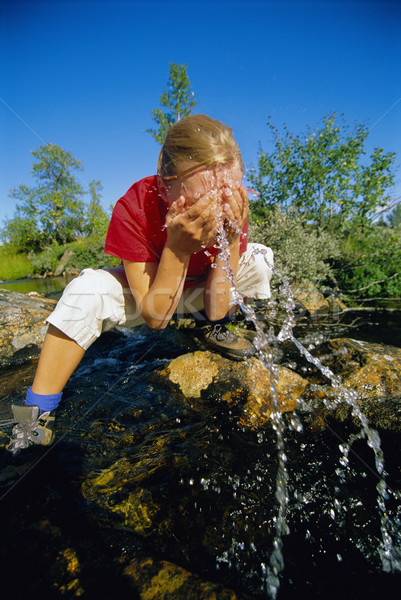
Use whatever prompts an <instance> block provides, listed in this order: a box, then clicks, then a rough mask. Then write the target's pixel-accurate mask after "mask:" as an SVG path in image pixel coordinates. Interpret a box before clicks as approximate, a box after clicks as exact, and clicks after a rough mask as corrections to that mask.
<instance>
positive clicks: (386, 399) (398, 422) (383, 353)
mask: <svg viewBox="0 0 401 600" xmlns="http://www.w3.org/2000/svg"><path fill="white" fill-rule="evenodd" d="M315 355H316V356H317V357H318V358H319V360H320V361H321V362H322V364H323V365H324V366H325V367H328V368H329V369H330V370H331V371H332V372H333V373H334V375H336V376H339V378H340V379H341V381H342V385H343V386H344V388H346V389H347V390H354V391H355V392H356V393H357V398H358V400H357V401H358V403H359V406H360V407H361V409H362V411H363V412H364V413H365V414H366V416H367V417H368V420H369V422H370V423H371V425H372V426H374V427H377V428H382V429H389V430H394V431H401V348H397V347H395V346H388V345H384V344H374V343H368V342H363V341H359V340H353V339H349V338H338V339H334V340H331V341H330V342H328V343H327V344H324V345H323V346H321V347H320V349H319V350H318V352H317V353H316V354H315ZM315 376H316V377H317V382H318V383H319V384H321V385H320V387H319V389H316V388H315V386H313V385H312V386H311V388H310V389H309V390H307V393H306V397H307V398H309V399H314V400H320V401H321V400H322V399H324V398H329V399H330V398H332V399H334V400H336V399H337V400H338V399H340V397H341V392H340V391H339V390H337V389H334V388H333V387H332V386H331V385H330V383H328V382H327V379H323V376H319V372H318V371H316V374H315ZM318 413H319V416H320V417H322V416H323V414H324V415H325V416H327V415H328V414H333V415H334V416H335V417H336V418H339V419H341V420H344V419H345V418H348V417H349V416H350V413H351V408H350V406H349V404H348V403H347V401H346V399H342V401H341V403H338V406H337V407H336V408H335V410H334V411H328V409H325V408H323V407H322V406H320V409H319V411H318Z"/></svg>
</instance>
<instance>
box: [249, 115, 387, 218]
mask: <svg viewBox="0 0 401 600" xmlns="http://www.w3.org/2000/svg"><path fill="white" fill-rule="evenodd" d="M268 127H269V128H270V130H271V132H272V134H273V143H274V149H273V151H272V152H271V153H267V152H265V151H264V150H263V149H262V148H260V151H259V155H258V169H257V170H255V169H254V170H253V171H252V172H251V173H250V175H249V180H250V182H251V183H252V185H253V186H254V187H255V188H256V190H257V192H258V193H259V197H258V199H257V200H255V201H253V202H252V203H251V210H252V214H253V215H254V217H255V218H256V219H257V220H258V219H259V220H261V219H262V220H263V219H264V217H265V216H266V213H267V212H268V211H269V208H270V207H272V206H274V205H275V204H277V203H278V204H279V205H280V206H281V207H282V208H283V209H284V210H291V211H293V212H294V213H297V214H301V215H302V216H303V218H304V221H305V223H313V224H315V225H317V226H319V227H320V228H330V226H331V225H335V227H336V228H337V227H338V226H340V227H341V226H342V225H344V223H345V221H346V220H347V219H350V218H351V219H353V220H354V221H355V222H357V223H358V224H359V225H361V226H366V225H367V224H368V223H369V222H370V221H371V220H372V218H374V216H375V214H376V212H377V211H378V210H379V209H380V208H381V209H384V208H386V207H388V203H389V201H390V199H391V198H390V196H389V194H388V190H389V188H390V187H391V186H392V184H393V181H394V173H393V171H392V168H393V163H394V160H395V154H394V153H392V152H388V153H384V151H383V149H381V148H376V149H375V150H374V152H373V154H372V155H371V157H370V162H369V163H368V164H363V163H362V157H363V156H364V154H365V151H364V143H365V140H366V138H367V135H368V129H367V127H366V126H364V125H356V127H355V130H354V131H353V132H351V133H350V132H349V131H348V128H347V127H346V125H345V124H343V125H342V126H339V125H338V123H337V122H336V116H335V115H334V114H333V115H329V116H327V117H325V118H324V121H323V126H322V127H321V128H320V129H318V130H317V131H315V132H312V131H311V129H310V128H309V129H308V131H307V133H306V134H305V135H298V136H296V135H293V134H292V133H291V132H290V131H289V130H288V128H287V127H284V135H282V136H281V135H280V134H279V132H278V130H277V129H276V128H275V127H274V126H273V125H272V124H271V123H269V122H268Z"/></svg>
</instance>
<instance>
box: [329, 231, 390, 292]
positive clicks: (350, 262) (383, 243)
mask: <svg viewBox="0 0 401 600" xmlns="http://www.w3.org/2000/svg"><path fill="white" fill-rule="evenodd" d="M335 272H336V278H337V281H338V283H339V285H340V287H341V289H342V290H343V291H344V292H345V293H346V294H347V295H348V296H350V297H353V298H354V300H365V299H369V298H377V297H379V298H384V297H385V298H400V297H401V228H400V227H394V228H391V227H385V226H383V225H381V226H375V227H373V226H372V227H369V228H365V229H364V230H358V229H355V230H353V231H351V232H349V234H348V236H347V238H346V239H345V240H344V243H343V252H342V260H341V262H338V263H337V265H336V269H335Z"/></svg>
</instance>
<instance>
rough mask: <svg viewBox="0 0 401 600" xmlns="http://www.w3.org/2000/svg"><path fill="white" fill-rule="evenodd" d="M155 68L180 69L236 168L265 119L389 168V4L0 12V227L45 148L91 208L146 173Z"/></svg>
mask: <svg viewBox="0 0 401 600" xmlns="http://www.w3.org/2000/svg"><path fill="white" fill-rule="evenodd" d="M169 62H173V63H179V64H183V63H184V64H187V65H188V75H189V78H190V81H191V84H192V89H193V90H194V92H195V96H196V99H197V100H198V103H199V104H198V106H197V107H196V111H197V112H203V113H206V114H209V115H210V116H212V117H214V118H217V119H220V120H222V121H224V122H225V123H227V124H229V125H231V126H232V127H233V129H234V135H235V137H236V139H237V141H238V143H239V145H240V148H241V150H242V154H243V158H244V162H245V164H246V166H250V165H252V164H256V160H257V152H258V147H259V143H261V144H262V146H263V148H264V149H266V150H269V149H270V148H271V140H270V136H269V131H268V128H267V127H266V119H267V117H268V116H270V117H271V119H272V121H273V123H274V124H275V126H276V127H278V128H279V130H280V129H281V128H282V126H283V124H284V123H286V124H287V125H288V127H289V128H290V130H291V131H293V132H294V133H301V132H304V131H305V130H306V128H307V126H308V125H310V126H312V128H313V127H315V126H317V125H319V123H321V120H322V118H323V117H324V116H325V115H327V114H328V113H330V112H332V111H335V112H337V113H343V114H344V116H345V120H346V122H347V123H348V124H349V125H350V126H352V125H353V123H354V122H355V121H357V122H359V123H366V124H368V125H369V127H371V128H372V130H371V133H370V135H369V137H368V143H367V150H368V151H369V152H370V151H371V150H373V148H374V147H377V146H379V147H383V148H384V149H385V150H386V151H395V152H396V153H397V165H398V166H400V165H401V0H363V1H359V0H348V1H341V0H331V1H330V0H318V1H306V0H298V1H296V0H293V1H289V0H283V1H281V2H278V1H270V0H248V1H247V0H229V1H227V2H226V1H224V0H213V1H210V2H209V1H206V0H182V1H179V0H176V1H174V0H173V1H162V0H160V1H153V0H147V1H135V0H120V1H115V2H112V1H90V0H87V1H83V0H68V2H66V1H61V0H49V1H43V0H30V1H25V2H23V1H21V0H0V136H1V139H0V163H1V164H0V224H2V222H3V219H4V217H5V216H6V215H7V216H8V217H12V216H13V214H14V208H15V206H14V202H13V200H11V199H10V198H9V197H8V192H9V190H10V189H11V188H13V187H16V186H18V185H19V184H21V183H24V184H26V185H32V183H33V181H32V178H31V176H30V171H31V168H32V164H33V163H32V158H33V157H32V156H31V154H30V152H31V150H35V149H37V148H38V147H39V146H40V145H41V144H43V143H45V142H51V143H53V144H57V145H60V146H62V147H63V148H64V149H65V150H68V151H70V152H71V153H72V154H73V155H74V156H75V157H76V158H79V159H81V160H82V161H83V166H84V171H83V172H82V173H81V174H80V177H81V179H82V181H83V182H84V183H85V184H88V183H89V182H90V181H91V180H93V179H100V180H101V182H102V184H103V188H104V189H103V198H102V200H103V203H104V205H105V206H109V205H110V204H114V203H115V202H116V201H117V199H118V198H119V197H120V196H121V195H122V194H123V193H124V192H125V191H126V190H127V189H128V187H130V185H131V184H132V183H133V182H134V181H136V180H138V179H141V178H142V177H145V176H146V175H149V174H152V173H154V171H155V165H156V161H157V155H158V152H159V146H158V144H157V143H156V142H155V141H154V140H153V138H152V137H151V136H150V134H149V133H145V131H144V130H145V129H147V128H149V127H152V126H153V125H154V123H153V121H152V120H151V116H150V113H151V110H152V109H153V108H158V107H159V98H160V93H161V90H162V88H164V87H166V83H167V77H168V73H169ZM400 180H401V170H399V172H398V181H400ZM399 190H400V187H399V186H398V188H396V190H395V196H399V195H400V192H399Z"/></svg>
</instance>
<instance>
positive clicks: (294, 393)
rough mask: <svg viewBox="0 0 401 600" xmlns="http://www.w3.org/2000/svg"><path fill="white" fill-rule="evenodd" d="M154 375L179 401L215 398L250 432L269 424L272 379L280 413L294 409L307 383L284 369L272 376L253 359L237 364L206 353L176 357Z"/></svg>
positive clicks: (258, 361)
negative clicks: (234, 411) (236, 411)
mask: <svg viewBox="0 0 401 600" xmlns="http://www.w3.org/2000/svg"><path fill="white" fill-rule="evenodd" d="M158 375H159V376H160V377H161V378H162V379H164V380H165V381H166V382H168V383H169V384H170V385H172V386H173V387H174V389H175V390H176V391H177V392H181V394H182V397H183V399H186V400H188V399H194V400H196V399H198V398H199V399H203V398H204V399H207V398H208V397H212V398H216V397H217V398H221V399H222V401H223V402H225V403H226V404H228V405H229V406H230V407H234V406H235V407H237V408H238V409H239V411H240V414H239V421H238V423H239V426H241V427H245V428H250V429H256V428H259V427H261V426H263V425H265V424H266V423H269V422H270V418H271V414H272V411H273V392H272V388H273V382H274V379H275V378H276V382H275V388H276V392H277V400H278V404H279V407H280V411H281V412H288V411H291V410H294V408H295V407H296V405H297V402H298V399H299V397H300V396H301V394H302V393H303V391H304V390H305V388H306V386H307V384H308V382H307V381H306V380H305V379H303V378H302V377H301V376H300V375H298V374H296V373H294V372H293V371H291V370H289V369H287V368H285V367H281V366H277V367H275V376H274V375H273V374H272V373H271V371H270V370H269V369H267V368H266V367H265V366H264V365H263V364H262V363H261V361H260V360H258V359H257V358H251V359H249V360H247V361H245V362H239V363H238V362H233V361H231V360H229V359H226V358H223V357H222V356H220V355H219V354H215V353H213V352H209V351H206V352H201V351H197V352H193V353H188V354H184V355H182V356H179V357H177V358H175V359H174V360H172V361H171V362H170V363H169V365H168V366H167V367H166V368H165V369H164V370H162V371H160V372H159V374H158ZM192 405H193V406H196V402H193V403H192Z"/></svg>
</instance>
